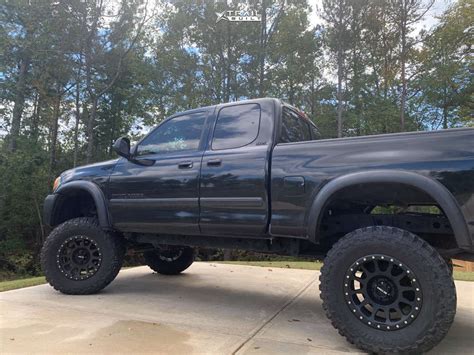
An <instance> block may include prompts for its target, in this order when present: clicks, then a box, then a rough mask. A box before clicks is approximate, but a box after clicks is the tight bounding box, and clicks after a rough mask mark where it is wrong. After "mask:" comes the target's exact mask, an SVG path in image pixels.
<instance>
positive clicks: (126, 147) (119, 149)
mask: <svg viewBox="0 0 474 355" xmlns="http://www.w3.org/2000/svg"><path fill="white" fill-rule="evenodd" d="M112 148H114V150H115V153H117V154H118V155H120V156H121V157H124V158H125V159H128V160H130V158H131V155H130V139H128V138H127V137H120V138H119V139H117V140H116V141H115V143H114V145H113V146H112Z"/></svg>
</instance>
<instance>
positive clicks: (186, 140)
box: [109, 111, 208, 235]
mask: <svg viewBox="0 0 474 355" xmlns="http://www.w3.org/2000/svg"><path fill="white" fill-rule="evenodd" d="M207 116H208V112H207V111H197V112H191V113H185V114H183V115H180V116H175V117H172V118H170V119H168V120H166V121H165V122H163V123H162V124H161V125H159V126H158V127H157V128H156V129H155V130H153V131H152V132H151V133H150V134H149V135H148V136H146V137H145V138H144V139H143V140H142V141H141V142H140V143H139V144H138V145H137V148H136V150H135V155H137V156H138V157H140V158H143V159H152V160H155V163H154V164H153V165H152V166H143V165H138V164H136V163H133V162H131V161H128V160H126V159H122V160H121V161H120V162H119V163H118V164H117V166H116V168H115V170H114V172H113V173H112V175H111V178H110V184H109V197H110V200H109V202H110V211H111V214H112V220H113V225H114V227H115V228H117V229H118V230H121V231H128V232H143V233H167V234H188V235H192V234H199V195H198V191H199V172H200V168H201V160H202V155H203V135H204V131H205V130H204V126H205V121H206V119H207Z"/></svg>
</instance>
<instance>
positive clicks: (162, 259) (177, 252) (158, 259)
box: [143, 246, 194, 275]
mask: <svg viewBox="0 0 474 355" xmlns="http://www.w3.org/2000/svg"><path fill="white" fill-rule="evenodd" d="M143 256H144V258H145V262H146V264H147V265H148V266H149V267H150V268H151V269H152V270H153V271H156V272H157V273H159V274H163V275H177V274H179V273H181V272H183V271H184V270H186V269H187V268H188V267H190V266H191V264H192V263H193V262H194V249H193V248H190V247H181V246H162V247H160V248H158V249H155V250H152V251H147V252H145V253H144V254H143Z"/></svg>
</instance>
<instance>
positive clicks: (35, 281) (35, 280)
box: [0, 276, 46, 292]
mask: <svg viewBox="0 0 474 355" xmlns="http://www.w3.org/2000/svg"><path fill="white" fill-rule="evenodd" d="M45 282H46V279H45V277H44V276H38V277H29V278H27V279H17V280H10V281H1V282H0V292H3V291H10V290H16V289H17V288H23V287H30V286H36V285H41V284H44V283H45Z"/></svg>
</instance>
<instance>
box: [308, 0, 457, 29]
mask: <svg viewBox="0 0 474 355" xmlns="http://www.w3.org/2000/svg"><path fill="white" fill-rule="evenodd" d="M423 2H424V3H428V2H429V0H428V1H427V0H423ZM454 2H455V1H454V0H435V1H434V4H433V6H432V7H431V8H430V10H429V11H428V12H427V13H426V15H425V17H424V19H423V20H422V21H420V23H419V24H417V25H416V32H419V31H420V30H421V29H423V28H426V29H429V28H431V27H433V26H435V25H436V24H437V23H438V20H437V17H438V16H440V15H441V14H442V13H443V12H444V11H445V10H446V9H447V8H448V7H449V6H450V5H451V4H453V3H454ZM308 3H309V4H310V5H311V7H312V12H311V14H310V22H311V26H315V25H317V24H321V23H323V21H322V19H321V17H320V16H319V12H320V11H321V8H322V3H323V1H322V0H308Z"/></svg>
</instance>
